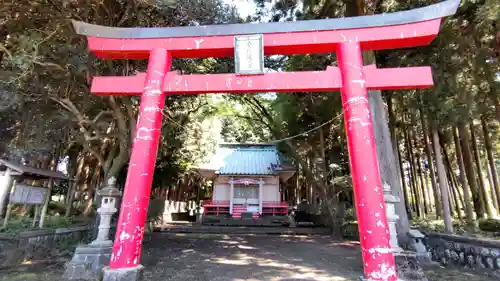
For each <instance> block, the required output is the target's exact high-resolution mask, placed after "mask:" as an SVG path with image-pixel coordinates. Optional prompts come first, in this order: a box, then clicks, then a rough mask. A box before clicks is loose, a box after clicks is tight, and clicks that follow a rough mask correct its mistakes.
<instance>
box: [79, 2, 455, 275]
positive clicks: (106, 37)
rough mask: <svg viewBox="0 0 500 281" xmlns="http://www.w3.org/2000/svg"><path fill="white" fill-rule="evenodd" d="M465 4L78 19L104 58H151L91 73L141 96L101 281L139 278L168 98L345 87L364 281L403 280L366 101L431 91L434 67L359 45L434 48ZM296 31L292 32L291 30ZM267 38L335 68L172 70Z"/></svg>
mask: <svg viewBox="0 0 500 281" xmlns="http://www.w3.org/2000/svg"><path fill="white" fill-rule="evenodd" d="M458 4H459V0H448V1H445V2H442V3H439V4H436V5H431V6H428V7H425V8H420V9H415V10H411V11H407V12H399V13H393V14H385V15H375V16H364V17H355V18H344V19H331V20H314V21H302V22H286V23H273V24H238V25H217V26H210V27H181V28H111V27H102V26H95V25H90V24H86V23H82V22H73V25H74V27H75V29H76V31H77V32H78V33H79V34H82V35H86V36H87V37H88V45H89V49H90V50H91V51H92V52H94V53H95V54H96V55H97V56H98V57H100V58H105V59H123V58H127V59H146V58H149V65H148V70H147V73H146V74H138V75H135V76H126V77H94V79H93V81H92V88H91V91H92V93H94V94H97V95H141V104H140V111H139V117H138V121H137V129H136V133H135V139H134V143H133V145H132V154H131V157H130V165H129V170H128V174H127V180H126V184H125V190H124V195H123V199H122V206H121V211H120V217H119V220H118V226H117V233H116V237H115V242H114V247H113V255H112V258H111V262H110V264H109V268H106V269H105V272H104V280H105V281H111V280H137V279H138V278H139V277H140V275H141V272H142V266H141V265H140V263H139V262H140V254H141V246H142V239H143V235H144V224H145V220H146V214H147V208H148V203H149V198H150V191H151V183H152V178H153V172H154V166H155V160H156V154H157V150H158V143H159V138H160V130H161V122H162V112H161V111H162V109H163V106H164V99H165V95H167V94H198V93H258V92H325V91H335V90H340V91H341V93H342V102H343V108H344V118H345V122H346V131H347V132H346V133H347V140H348V148H349V158H350V166H351V172H352V179H353V185H354V194H355V201H356V211H357V216H358V222H359V233H360V237H361V241H360V242H361V248H362V256H363V265H364V271H365V278H366V280H377V281H379V280H389V281H394V280H397V276H396V270H395V265H394V257H393V255H392V251H391V248H390V243H389V230H388V225H387V217H386V213H385V204H384V199H383V191H382V185H381V180H380V174H379V169H378V160H377V154H376V149H375V141H374V136H373V125H372V119H371V112H370V106H369V104H368V90H369V89H381V90H386V89H404V88H422V87H429V86H431V85H432V84H433V83H432V74H431V70H430V68H429V67H413V68H395V69H377V68H376V67H375V66H364V65H363V61H362V51H365V50H380V49H393V48H402V47H412V46H419V45H426V44H429V43H430V41H431V40H432V39H433V38H434V37H435V36H436V35H437V34H438V31H439V26H440V21H441V18H442V17H445V16H448V15H452V14H454V13H455V11H456V8H457V6H458ZM292 32H293V33H294V34H293V35H290V33H292ZM239 34H263V38H264V53H265V54H266V55H274V54H285V55H289V54H306V53H327V52H333V51H335V52H336V53H337V58H338V62H339V67H338V68H336V67H328V68H327V69H326V70H325V71H312V72H307V71H304V72H284V73H265V74H260V75H235V74H205V75H179V74H178V73H176V72H169V70H170V65H171V59H172V57H176V58H196V57H198V58H200V57H228V56H232V55H233V51H234V35H239Z"/></svg>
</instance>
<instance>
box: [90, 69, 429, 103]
mask: <svg viewBox="0 0 500 281" xmlns="http://www.w3.org/2000/svg"><path fill="white" fill-rule="evenodd" d="M363 73H364V75H365V79H364V82H363V84H364V86H365V87H366V88H368V89H371V90H394V89H415V88H425V87H429V86H432V84H433V81H432V72H431V68H430V67H409V68H388V69H377V68H376V67H375V65H369V66H365V67H363ZM145 80H146V74H145V73H140V74H138V75H135V76H111V77H110V76H100V77H95V78H94V80H93V81H92V88H91V91H92V93H94V94H96V95H134V96H135V95H141V94H142V92H143V89H144V82H145ZM341 88H342V76H341V74H340V70H339V68H337V67H328V68H327V70H325V71H300V72H268V73H265V74H262V75H236V74H191V75H179V74H178V73H177V72H169V73H167V75H165V78H164V81H163V92H165V93H166V94H204V93H264V92H327V91H338V90H340V89H341Z"/></svg>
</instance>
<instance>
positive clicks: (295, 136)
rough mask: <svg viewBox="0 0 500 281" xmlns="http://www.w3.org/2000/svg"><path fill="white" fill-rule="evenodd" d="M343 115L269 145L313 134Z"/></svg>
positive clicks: (341, 114)
mask: <svg viewBox="0 0 500 281" xmlns="http://www.w3.org/2000/svg"><path fill="white" fill-rule="evenodd" d="M343 115H344V114H343V113H340V114H339V115H337V116H335V117H333V118H332V119H330V120H328V121H326V122H325V123H323V124H321V125H319V126H316V127H314V128H312V129H310V130H308V131H305V132H303V133H300V134H297V135H293V136H290V137H286V138H282V139H279V140H274V141H271V142H270V143H278V142H282V141H286V140H291V139H294V138H297V137H301V136H305V135H307V134H309V133H311V132H314V131H316V130H318V129H320V128H321V127H323V126H325V125H328V124H330V123H332V122H333V121H335V120H337V119H339V118H340V117H342V116H343Z"/></svg>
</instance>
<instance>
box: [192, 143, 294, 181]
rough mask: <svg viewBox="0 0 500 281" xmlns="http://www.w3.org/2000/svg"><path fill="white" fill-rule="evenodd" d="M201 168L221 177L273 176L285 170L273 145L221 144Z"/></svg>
mask: <svg viewBox="0 0 500 281" xmlns="http://www.w3.org/2000/svg"><path fill="white" fill-rule="evenodd" d="M199 168H200V169H203V170H213V171H215V172H216V173H218V174H219V175H272V174H276V173H278V172H279V171H282V170H285V169H284V168H283V159H282V158H281V157H280V154H279V152H278V150H277V149H276V146H275V145H273V144H221V145H219V147H218V148H217V149H216V151H215V154H214V155H213V156H212V157H211V159H210V161H209V162H208V163H206V164H204V165H201V166H200V167H199Z"/></svg>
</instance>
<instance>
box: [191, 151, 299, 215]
mask: <svg viewBox="0 0 500 281" xmlns="http://www.w3.org/2000/svg"><path fill="white" fill-rule="evenodd" d="M198 171H199V173H200V174H201V175H202V176H203V177H205V178H206V179H209V180H211V181H212V182H213V186H212V192H211V199H209V200H204V202H203V215H204V216H221V217H230V218H232V219H241V218H242V216H244V217H250V216H251V217H252V218H253V219H258V218H260V217H266V216H286V215H287V214H288V202H287V201H286V199H285V192H284V190H283V188H282V185H283V183H285V182H286V181H287V180H288V179H290V178H291V177H292V176H293V175H294V174H295V169H294V168H293V167H291V166H287V165H285V161H284V159H283V157H282V156H281V155H280V153H279V152H278V150H277V148H276V146H275V145H273V144H221V145H219V146H218V147H217V149H216V151H215V153H214V155H213V156H212V157H210V159H209V161H207V163H205V164H203V165H201V166H200V167H199V168H198Z"/></svg>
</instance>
